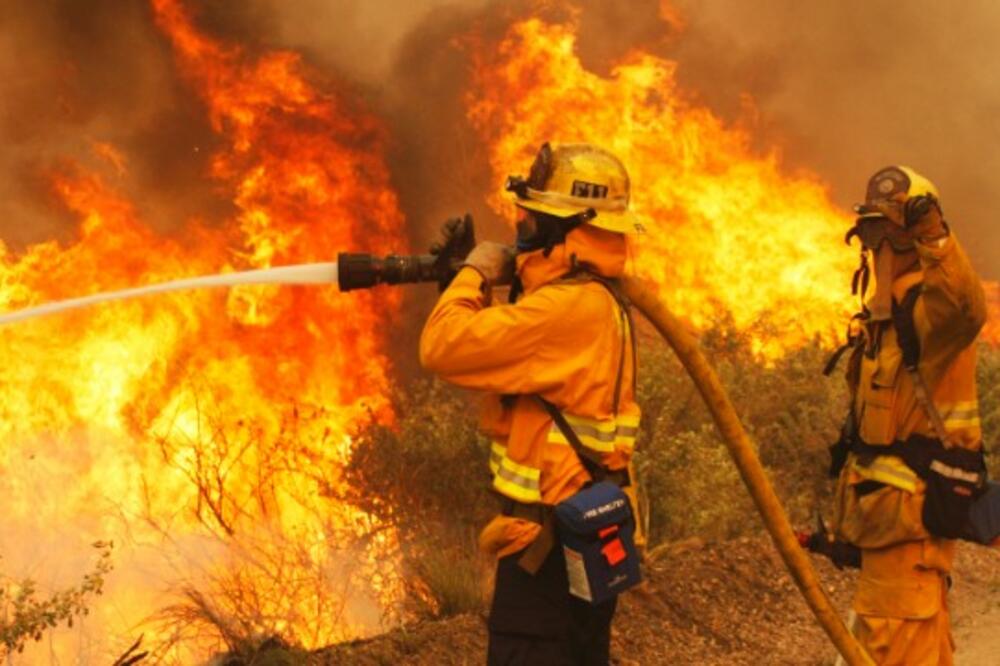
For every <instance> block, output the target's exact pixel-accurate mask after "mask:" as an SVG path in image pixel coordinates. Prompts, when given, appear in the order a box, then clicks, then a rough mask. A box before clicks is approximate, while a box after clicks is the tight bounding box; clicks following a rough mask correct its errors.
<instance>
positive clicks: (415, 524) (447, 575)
mask: <svg viewBox="0 0 1000 666" xmlns="http://www.w3.org/2000/svg"><path fill="white" fill-rule="evenodd" d="M392 401H393V407H394V412H395V414H396V415H397V420H396V422H395V423H382V422H380V421H379V420H378V419H376V418H375V417H374V416H373V418H372V419H371V420H370V422H369V423H367V424H366V425H365V426H364V427H363V428H362V429H361V430H360V431H359V432H358V433H357V434H356V436H355V443H354V448H353V452H352V457H351V462H350V464H349V465H348V469H347V480H348V482H349V486H350V487H351V488H353V489H363V491H362V492H358V490H354V491H352V495H351V499H352V501H353V502H354V503H355V504H356V505H358V506H359V507H361V508H363V509H364V510H366V511H368V512H369V513H372V514H374V515H375V516H376V517H378V518H379V520H380V521H381V522H382V523H384V524H388V525H392V526H393V527H394V528H395V529H396V532H397V535H398V538H399V548H400V553H401V555H402V559H403V563H404V567H405V568H406V576H405V578H406V580H407V581H408V582H409V585H410V587H411V589H410V602H411V607H410V609H409V610H411V611H412V612H414V613H416V614H417V615H432V616H445V615H452V614H456V613H462V612H467V611H473V610H478V609H480V608H482V606H483V604H484V603H485V585H484V580H485V579H486V578H488V575H489V570H490V568H491V565H492V563H491V562H489V561H487V559H486V558H485V556H483V555H481V554H480V553H479V550H478V548H477V547H476V540H475V535H476V532H477V530H478V528H480V527H481V526H482V524H483V523H485V521H486V520H487V519H488V518H489V517H490V516H492V515H493V513H494V512H495V511H496V507H497V501H496V498H495V496H494V495H493V494H492V493H491V492H490V490H489V486H490V484H489V480H490V476H489V467H488V460H489V448H490V447H489V442H487V441H486V440H485V439H483V438H482V437H480V436H479V435H478V433H477V430H476V426H477V420H476V409H475V408H474V405H472V404H471V400H470V396H469V395H468V394H463V393H462V392H460V391H458V390H457V389H454V388H451V387H448V386H446V385H445V384H443V383H441V382H438V381H427V380H424V381H416V382H413V383H411V384H409V385H408V386H407V387H405V388H397V389H395V390H394V391H393V396H392Z"/></svg>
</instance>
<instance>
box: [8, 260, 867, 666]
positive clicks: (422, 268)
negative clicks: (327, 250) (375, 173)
mask: <svg viewBox="0 0 1000 666" xmlns="http://www.w3.org/2000/svg"><path fill="white" fill-rule="evenodd" d="M454 270H455V266H454V265H453V264H452V265H449V264H448V263H447V262H443V261H442V257H440V256H434V255H411V256H401V255H389V256H386V257H382V258H380V257H375V256H373V255H370V254H356V253H342V254H340V255H339V257H338V261H337V262H336V263H318V264H300V265H296V266H285V267H280V268H268V269H258V270H252V271H243V272H234V273H226V274H221V275H212V276H204V277H195V278H185V279H182V280H175V281H172V282H165V283H160V284H154V285H149V286H146V287H137V288H134V289H125V290H122V291H115V292H107V293H103V294H95V295H92V296H85V297H82V298H75V299H69V300H65V301H58V302H55V303H48V304H45V305H41V306H37V307H32V308H27V309H24V310H19V311H15V312H12V313H8V314H5V315H0V325H2V324H7V323H12V322H15V321H21V320H25V319H29V318H33V317H39V316H44V315H51V314H55V313H57V312H62V311H66V310H70V309H75V308H80V307H84V306H89V305H93V304H96V303H102V302H108V301H116V300H123V299H128V298H136V297H141V296H146V295H149V294H158V293H166V292H171V291H179V290H186V289H196V288H205V287H223V286H234V285H248V284H330V283H333V282H336V283H337V285H338V287H339V288H340V290H341V291H352V290H355V289H365V288H369V287H374V286H376V285H379V284H387V285H396V284H406V283H418V282H440V281H441V280H442V278H443V277H444V275H443V272H447V271H454ZM621 285H622V288H623V291H624V293H625V295H626V296H627V298H628V299H629V300H630V301H631V302H632V304H633V305H634V306H635V307H636V308H637V309H638V310H639V312H641V313H642V314H643V316H645V317H646V319H648V320H649V321H650V323H652V324H653V326H654V327H655V328H656V330H657V331H658V332H659V333H660V335H661V336H662V337H663V338H664V340H666V341H667V343H668V344H669V345H670V346H671V347H672V348H673V350H674V352H675V353H676V354H677V356H678V358H679V359H680V360H681V363H682V364H683V365H684V367H685V369H686V370H687V372H688V374H689V375H690V376H691V379H692V380H693V381H694V384H695V386H696V387H697V388H698V391H699V392H700V393H701V396H702V399H704V401H705V404H706V405H707V406H708V409H709V411H710V412H711V414H712V418H713V419H714V421H715V424H716V426H717V427H718V429H719V432H720V433H721V434H722V438H723V441H724V442H725V444H726V447H727V449H728V450H729V453H730V455H731V457H732V459H733V462H734V463H735V464H736V467H737V469H738V470H739V473H740V476H741V477H742V479H743V483H744V484H745V485H746V487H747V490H748V491H749V492H750V495H751V497H752V498H753V502H754V504H755V505H756V507H757V510H758V512H759V513H760V516H761V519H762V520H763V522H764V526H765V527H766V528H767V531H768V533H769V534H770V536H771V539H772V540H773V542H774V545H775V547H776V548H777V549H778V552H779V553H780V554H781V557H782V560H783V561H784V563H785V566H786V567H787V568H788V571H789V572H790V573H791V575H792V578H793V579H794V580H795V583H796V585H798V588H799V591H800V592H801V593H802V596H803V597H804V598H805V600H806V603H807V604H808V606H809V608H810V610H812V612H813V614H814V615H815V616H816V620H817V621H818V622H819V624H820V625H821V626H822V627H823V629H824V630H825V631H826V633H827V635H828V636H829V638H830V640H831V641H832V642H833V644H834V645H835V646H836V648H837V650H838V651H839V652H840V654H841V655H842V656H843V658H844V659H845V660H846V661H847V663H848V664H850V665H851V666H867V665H871V664H874V662H873V661H872V659H871V657H870V656H869V655H868V653H867V652H865V650H864V648H862V647H861V645H860V644H859V643H858V642H857V640H856V639H855V638H854V636H852V635H851V633H850V632H849V631H848V630H847V628H846V627H845V626H844V623H843V621H842V620H841V618H840V615H839V614H838V613H837V611H836V610H835V609H834V607H833V604H832V603H831V602H830V599H829V597H828V596H827V594H826V592H825V591H824V590H823V588H822V586H821V584H820V582H819V579H818V577H817V575H816V572H815V570H814V569H813V567H812V564H811V562H810V561H809V558H808V556H807V555H806V553H805V551H804V550H803V548H802V547H801V545H800V544H799V541H798V538H797V537H796V535H795V533H794V532H793V530H792V526H791V524H790V522H789V520H788V516H787V514H786V513H785V510H784V508H783V507H782V505H781V502H780V500H779V499H778V496H777V494H776V493H775V492H774V488H773V487H772V486H771V483H770V481H769V480H768V478H767V474H766V472H765V471H764V468H763V466H762V465H761V462H760V459H759V458H758V457H757V454H756V452H755V447H754V444H753V442H752V441H751V440H750V437H749V435H747V432H746V430H745V429H744V428H743V425H742V423H741V422H740V419H739V416H738V415H737V413H736V410H735V409H734V408H733V405H732V402H731V401H730V400H729V396H728V394H727V393H726V390H725V388H724V387H723V386H722V383H721V382H720V381H719V378H718V375H717V374H716V373H715V371H714V370H713V369H712V366H711V365H709V363H708V360H707V359H706V358H705V356H704V354H702V352H701V350H700V348H699V346H698V343H697V340H696V339H695V338H694V337H693V336H692V335H691V334H690V333H689V332H688V331H687V329H686V328H685V327H684V325H683V323H682V322H681V321H680V320H679V319H678V318H677V317H676V316H675V315H674V314H673V313H672V312H671V311H670V310H669V308H667V306H666V305H665V304H664V303H663V302H662V301H661V300H660V299H659V298H658V297H657V296H656V291H655V289H653V288H651V287H650V286H649V285H647V284H646V283H645V282H643V281H642V280H640V279H638V278H635V277H625V278H623V279H622V280H621Z"/></svg>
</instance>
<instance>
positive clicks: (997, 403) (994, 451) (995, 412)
mask: <svg viewBox="0 0 1000 666" xmlns="http://www.w3.org/2000/svg"><path fill="white" fill-rule="evenodd" d="M978 383H979V414H980V417H981V418H982V421H983V442H984V444H985V446H986V451H987V463H988V465H989V468H990V476H991V477H992V478H994V479H997V478H1000V348H997V347H990V346H987V345H985V344H984V345H982V346H981V347H980V354H979V382H978Z"/></svg>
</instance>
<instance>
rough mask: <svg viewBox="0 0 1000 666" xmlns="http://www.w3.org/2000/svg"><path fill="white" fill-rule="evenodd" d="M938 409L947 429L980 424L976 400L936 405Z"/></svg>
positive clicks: (971, 426) (978, 425) (973, 426)
mask: <svg viewBox="0 0 1000 666" xmlns="http://www.w3.org/2000/svg"><path fill="white" fill-rule="evenodd" d="M938 411H939V412H940V413H941V418H942V419H943V420H944V425H945V427H946V428H947V429H949V430H960V429H962V428H979V427H981V426H982V421H981V420H980V418H979V402H978V401H976V400H969V401H966V402H955V403H951V404H942V405H938Z"/></svg>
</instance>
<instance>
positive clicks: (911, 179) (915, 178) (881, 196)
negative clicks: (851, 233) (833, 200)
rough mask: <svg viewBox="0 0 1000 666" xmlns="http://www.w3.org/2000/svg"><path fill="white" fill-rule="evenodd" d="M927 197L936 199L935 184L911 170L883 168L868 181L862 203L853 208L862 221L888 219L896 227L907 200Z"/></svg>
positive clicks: (900, 221) (895, 167)
mask: <svg viewBox="0 0 1000 666" xmlns="http://www.w3.org/2000/svg"><path fill="white" fill-rule="evenodd" d="M927 194H930V195H933V197H934V198H935V199H937V198H939V197H938V191H937V188H936V187H934V183H932V182H931V181H929V180H927V179H926V178H924V177H923V176H921V175H920V174H919V173H917V172H916V171H914V170H913V169H911V168H910V167H907V166H890V167H885V168H884V169H879V170H878V171H876V172H875V175H874V176H872V177H871V178H870V179H868V188H867V190H866V192H865V202H864V203H863V204H858V205H857V206H855V207H854V210H855V211H856V212H857V213H859V215H860V218H861V219H865V218H873V217H888V218H890V219H892V220H893V221H894V222H896V223H897V224H902V210H903V204H905V203H906V200H907V199H909V198H911V197H916V196H920V195H927ZM897 218H898V219H897Z"/></svg>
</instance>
